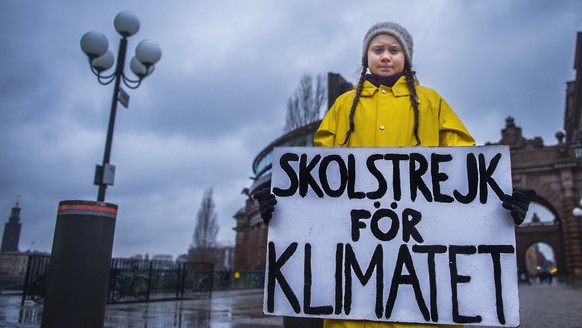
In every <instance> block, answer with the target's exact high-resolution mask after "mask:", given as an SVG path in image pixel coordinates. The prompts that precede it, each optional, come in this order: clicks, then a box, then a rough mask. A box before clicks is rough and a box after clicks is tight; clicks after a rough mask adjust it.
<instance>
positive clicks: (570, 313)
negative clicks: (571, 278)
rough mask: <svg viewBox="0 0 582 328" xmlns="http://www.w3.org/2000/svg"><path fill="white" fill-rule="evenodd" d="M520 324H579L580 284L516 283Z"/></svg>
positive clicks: (559, 327)
mask: <svg viewBox="0 0 582 328" xmlns="http://www.w3.org/2000/svg"><path fill="white" fill-rule="evenodd" d="M519 303H520V306H519V307H520V317H521V325H520V326H519V327H520V328H582V287H572V286H568V285H564V284H554V285H552V286H549V285H546V284H532V285H527V284H523V285H520V286H519Z"/></svg>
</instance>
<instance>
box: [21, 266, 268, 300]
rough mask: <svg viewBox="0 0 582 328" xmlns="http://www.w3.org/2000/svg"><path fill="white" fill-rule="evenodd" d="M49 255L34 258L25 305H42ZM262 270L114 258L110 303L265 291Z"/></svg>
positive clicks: (27, 284) (25, 284) (28, 275)
mask: <svg viewBox="0 0 582 328" xmlns="http://www.w3.org/2000/svg"><path fill="white" fill-rule="evenodd" d="M49 267H50V256H46V255H31V256H29V259H28V267H27V272H26V278H25V282H24V288H23V292H22V304H24V302H25V301H26V300H32V301H35V302H37V303H40V302H42V301H43V300H44V291H45V288H46V283H47V281H48V279H49ZM263 284H264V272H263V271H214V267H213V264H212V263H193V262H185V263H174V262H171V261H150V260H133V259H112V260H111V271H110V276H109V290H108V292H107V303H109V304H112V303H129V302H149V301H161V300H179V299H180V300H181V299H200V298H210V297H211V296H212V291H213V290H227V289H248V288H263Z"/></svg>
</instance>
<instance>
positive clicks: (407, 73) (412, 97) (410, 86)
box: [404, 63, 420, 146]
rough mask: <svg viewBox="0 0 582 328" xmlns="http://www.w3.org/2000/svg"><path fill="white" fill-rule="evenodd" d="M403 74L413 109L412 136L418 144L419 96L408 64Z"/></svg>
mask: <svg viewBox="0 0 582 328" xmlns="http://www.w3.org/2000/svg"><path fill="white" fill-rule="evenodd" d="M404 76H405V77H406V84H407V85H408V89H409V90H410V103H411V104H412V109H413V110H414V129H413V131H414V137H415V138H416V145H417V146H418V145H420V137H419V136H418V121H419V110H418V103H419V98H418V94H417V93H416V87H415V86H414V72H413V71H412V69H411V68H410V64H408V63H406V64H405V66H404Z"/></svg>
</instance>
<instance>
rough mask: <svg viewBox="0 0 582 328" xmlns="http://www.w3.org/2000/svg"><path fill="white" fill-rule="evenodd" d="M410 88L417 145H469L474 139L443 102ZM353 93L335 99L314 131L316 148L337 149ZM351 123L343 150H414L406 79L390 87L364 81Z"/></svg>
mask: <svg viewBox="0 0 582 328" xmlns="http://www.w3.org/2000/svg"><path fill="white" fill-rule="evenodd" d="M415 84H416V90H417V94H418V97H419V101H420V103H419V112H420V115H419V126H418V135H419V137H420V141H421V144H420V146H442V147H445V146H474V145H475V140H474V139H473V137H472V136H471V135H470V134H469V132H468V131H467V129H466V128H465V126H464V125H463V123H462V122H461V120H459V118H458V117H457V115H456V114H455V112H454V111H453V110H452V108H451V107H450V106H449V105H448V104H447V103H446V102H445V100H444V99H443V98H442V97H441V96H440V95H439V94H438V93H437V92H436V91H434V90H433V89H431V88H427V87H423V86H419V85H418V82H416V81H415ZM355 94H356V91H355V89H354V90H351V91H348V92H346V93H344V94H343V95H341V96H339V97H338V98H337V100H336V101H335V103H334V105H333V106H332V107H331V108H330V109H329V111H328V112H327V114H326V115H325V118H324V119H323V121H322V122H321V125H320V126H319V129H318V130H317V132H316V133H315V137H314V144H315V145H316V146H325V147H333V146H342V143H343V142H344V141H345V139H346V133H347V131H348V129H349V127H350V125H349V124H350V118H349V116H350V109H351V107H352V102H353V99H354V96H355ZM354 124H355V129H354V131H353V132H352V134H351V136H350V140H349V141H348V143H347V144H346V145H345V146H347V147H398V146H415V145H416V139H415V138H414V132H413V129H414V112H413V110H412V105H411V104H410V91H409V90H408V87H407V85H406V78H405V77H404V76H402V77H400V79H398V81H396V83H395V84H394V86H393V87H392V88H390V87H386V86H384V85H381V86H380V87H376V86H374V85H373V84H372V83H370V82H368V81H365V82H364V86H363V89H362V94H361V95H360V101H359V103H358V107H357V109H356V113H355V116H354Z"/></svg>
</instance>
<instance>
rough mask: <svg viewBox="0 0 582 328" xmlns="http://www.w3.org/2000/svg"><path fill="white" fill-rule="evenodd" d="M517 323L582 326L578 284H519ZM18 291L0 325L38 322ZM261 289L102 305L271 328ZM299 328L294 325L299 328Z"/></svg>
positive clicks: (275, 320) (148, 316)
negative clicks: (200, 297)
mask: <svg viewBox="0 0 582 328" xmlns="http://www.w3.org/2000/svg"><path fill="white" fill-rule="evenodd" d="M519 293H520V295H519V297H520V308H521V310H520V311H521V325H520V327H526V328H531V327H534V328H538V327H539V328H545V327H552V328H553V327H563V328H582V288H581V287H573V286H569V285H565V284H554V285H552V286H549V285H545V284H544V285H541V284H532V285H531V286H530V285H527V284H524V285H520V287H519ZM20 300H21V296H20V295H0V327H23V328H37V327H40V323H41V319H42V305H39V304H36V303H34V302H32V301H27V302H25V304H24V306H20ZM262 303H263V293H262V290H257V289H254V290H233V291H215V292H213V294H212V298H211V299H204V300H187V301H164V302H151V303H131V304H115V305H108V306H107V309H106V313H105V327H111V328H117V327H120V328H158V327H159V328H166V327H178V328H186V327H188V328H190V327H200V328H202V327H204V328H205V327H210V328H252V327H257V328H275V327H279V328H280V327H283V318H281V317H274V316H265V315H264V314H263V310H262ZM299 328H300V327H299Z"/></svg>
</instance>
